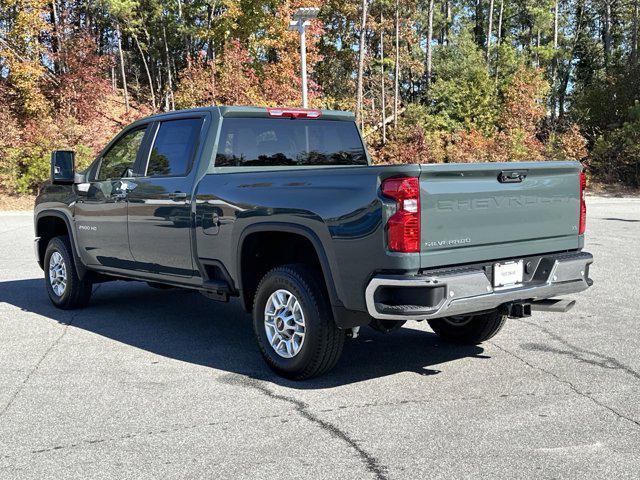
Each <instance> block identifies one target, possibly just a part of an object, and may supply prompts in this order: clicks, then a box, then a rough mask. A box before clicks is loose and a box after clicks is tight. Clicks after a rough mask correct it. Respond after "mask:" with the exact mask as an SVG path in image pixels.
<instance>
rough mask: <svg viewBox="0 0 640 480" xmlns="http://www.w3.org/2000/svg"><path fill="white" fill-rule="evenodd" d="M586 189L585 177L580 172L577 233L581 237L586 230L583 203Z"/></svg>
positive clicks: (584, 206)
mask: <svg viewBox="0 0 640 480" xmlns="http://www.w3.org/2000/svg"><path fill="white" fill-rule="evenodd" d="M586 188H587V175H586V174H585V173H584V172H580V225H579V227H578V233H579V234H580V235H582V234H583V233H584V232H585V230H586V229H587V204H586V202H585V201H584V195H585V190H586Z"/></svg>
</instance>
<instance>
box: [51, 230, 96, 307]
mask: <svg viewBox="0 0 640 480" xmlns="http://www.w3.org/2000/svg"><path fill="white" fill-rule="evenodd" d="M56 253H59V254H60V255H61V257H62V262H63V264H64V269H65V273H66V285H65V286H64V289H63V290H62V291H61V292H60V294H58V293H56V291H54V287H53V285H52V283H51V278H50V269H49V265H50V261H51V257H52V256H53V255H54V254H56ZM43 265H44V279H45V285H46V288H47V293H48V294H49V299H50V300H51V303H53V304H54V305H55V306H56V307H58V308H61V309H63V310H72V309H75V308H82V307H85V306H87V304H88V303H89V300H90V299H91V291H92V289H93V284H92V283H91V282H88V281H84V280H80V278H78V274H77V272H76V265H75V260H74V258H73V254H72V253H71V244H70V243H69V237H67V236H66V235H65V236H60V237H55V238H52V239H51V240H50V241H49V244H48V245H47V249H46V251H45V254H44V264H43Z"/></svg>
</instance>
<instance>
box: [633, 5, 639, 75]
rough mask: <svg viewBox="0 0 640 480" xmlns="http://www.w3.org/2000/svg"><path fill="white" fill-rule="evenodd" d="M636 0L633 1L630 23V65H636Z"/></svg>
mask: <svg viewBox="0 0 640 480" xmlns="http://www.w3.org/2000/svg"><path fill="white" fill-rule="evenodd" d="M638 3H640V2H639V1H638V0H634V1H633V19H632V21H631V63H632V64H633V65H638V13H639V12H638V10H639V7H638Z"/></svg>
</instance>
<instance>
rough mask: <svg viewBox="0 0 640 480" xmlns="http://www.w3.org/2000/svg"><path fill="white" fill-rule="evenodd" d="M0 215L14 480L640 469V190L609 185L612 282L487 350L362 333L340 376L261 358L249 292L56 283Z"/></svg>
mask: <svg viewBox="0 0 640 480" xmlns="http://www.w3.org/2000/svg"><path fill="white" fill-rule="evenodd" d="M32 235H33V233H32V226H31V218H30V216H28V215H25V214H1V215H0V245H1V246H0V478H2V479H9V478H20V479H22V478H35V479H43V478H55V479H64V478H82V479H85V478H105V479H113V478H118V479H124V478H132V479H133V478H135V479H142V478H163V479H172V478H180V479H182V478H207V479H212V478H242V477H244V478H276V477H277V478H336V479H341V480H344V479H345V478H381V479H382V478H389V479H396V478H444V479H448V480H450V479H452V478H472V477H473V478H492V479H495V478H516V477H519V478H522V477H535V478H580V479H584V478H589V479H595V478H602V479H611V478H616V479H618V478H630V479H631V478H638V477H639V476H640V454H639V453H638V452H639V450H640V355H639V352H640V333H638V311H639V309H640V281H638V276H637V275H638V267H640V250H639V249H638V245H639V243H638V238H639V237H640V200H638V199H635V200H634V199H607V198H591V199H590V200H589V220H588V241H587V247H588V250H589V251H591V252H592V253H593V254H594V255H595V257H596V263H595V264H594V266H593V268H592V271H591V272H592V277H593V278H594V280H595V282H596V283H595V285H594V287H593V288H592V289H591V290H590V291H589V292H588V293H586V294H582V295H581V296H580V301H579V303H578V305H577V307H576V308H575V309H574V310H573V311H572V312H571V313H568V314H541V313H538V314H536V315H535V316H534V317H532V318H530V319H525V320H511V321H509V322H508V324H507V325H506V327H505V329H504V330H503V332H501V334H500V335H499V336H497V337H496V338H495V339H494V340H493V341H491V342H489V343H487V344H486V345H483V346H482V347H453V346H450V345H446V344H444V343H442V342H440V341H439V340H438V339H437V338H436V337H435V336H434V335H433V334H432V333H431V332H430V331H429V329H428V327H427V326H426V325H424V324H413V325H411V326H410V327H408V328H403V329H402V330H401V331H400V332H397V333H396V334H393V335H386V336H384V335H380V334H377V333H375V332H373V331H371V330H368V329H367V331H364V332H363V333H362V335H361V336H360V338H358V339H357V340H352V341H349V342H348V343H347V345H346V348H345V353H344V355H343V357H342V360H341V361H340V363H339V364H338V366H337V368H336V369H335V370H334V371H333V372H331V373H330V374H329V375H327V376H325V377H324V378H321V379H318V380H315V381H311V382H306V383H292V382H288V381H284V380H281V379H279V378H277V377H274V376H273V375H272V374H271V373H270V372H269V371H268V370H267V369H266V368H265V367H264V365H263V363H262V360H261V359H260V358H259V354H258V350H257V347H256V346H255V344H254V341H253V338H252V336H251V328H250V323H249V318H248V316H247V315H245V314H244V313H242V311H241V310H240V309H239V306H238V305H237V304H235V303H231V304H228V305H225V304H218V303H215V302H212V301H210V300H207V299H205V298H204V297H201V296H200V295H199V294H197V293H188V292H179V291H171V292H166V291H158V290H153V289H151V288H149V287H147V286H146V285H143V284H137V283H125V282H114V283H109V284H104V285H101V286H99V287H98V288H97V291H96V293H95V295H94V299H93V302H92V305H91V307H90V308H89V309H86V310H82V311H77V312H63V311H58V310H55V309H54V308H52V307H51V306H50V304H49V302H48V300H47V298H46V294H45V291H44V287H43V281H42V279H41V278H42V272H41V271H40V270H39V268H38V267H37V266H36V265H35V262H34V259H33V254H32V246H31V242H32Z"/></svg>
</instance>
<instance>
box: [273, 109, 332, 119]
mask: <svg viewBox="0 0 640 480" xmlns="http://www.w3.org/2000/svg"><path fill="white" fill-rule="evenodd" d="M267 113H268V114H269V116H270V117H289V118H318V117H320V116H321V115H322V112H321V111H320V110H311V109H308V108H271V107H268V108H267Z"/></svg>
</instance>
